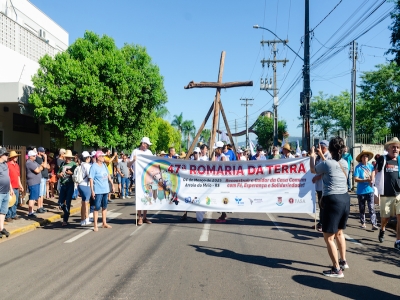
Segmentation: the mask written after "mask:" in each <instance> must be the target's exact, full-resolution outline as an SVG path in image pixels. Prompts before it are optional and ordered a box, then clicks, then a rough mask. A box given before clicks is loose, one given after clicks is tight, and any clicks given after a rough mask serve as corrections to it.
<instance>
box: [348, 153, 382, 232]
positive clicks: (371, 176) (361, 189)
mask: <svg viewBox="0 0 400 300" xmlns="http://www.w3.org/2000/svg"><path fill="white" fill-rule="evenodd" d="M372 157H374V154H373V153H372V152H369V151H365V150H363V151H361V153H360V154H358V155H357V157H356V161H358V162H359V164H358V165H357V166H356V167H355V169H354V173H353V176H354V181H355V182H357V199H358V207H359V211H360V223H361V228H363V229H364V228H366V225H365V202H367V205H368V210H369V214H370V220H371V223H372V230H377V229H378V226H376V223H377V222H376V215H375V208H374V206H375V204H374V188H373V185H374V182H375V172H374V166H373V165H372V164H370V163H369V162H368V161H370V160H371V159H372Z"/></svg>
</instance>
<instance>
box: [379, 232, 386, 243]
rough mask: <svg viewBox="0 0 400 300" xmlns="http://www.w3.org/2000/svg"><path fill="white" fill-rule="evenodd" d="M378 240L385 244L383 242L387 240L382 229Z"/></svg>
mask: <svg viewBox="0 0 400 300" xmlns="http://www.w3.org/2000/svg"><path fill="white" fill-rule="evenodd" d="M378 240H379V242H380V243H383V241H384V240H385V231H384V230H382V229H381V230H379V235H378Z"/></svg>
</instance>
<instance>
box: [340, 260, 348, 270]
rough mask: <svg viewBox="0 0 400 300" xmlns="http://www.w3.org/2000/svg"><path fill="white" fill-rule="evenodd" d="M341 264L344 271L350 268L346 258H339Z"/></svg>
mask: <svg viewBox="0 0 400 300" xmlns="http://www.w3.org/2000/svg"><path fill="white" fill-rule="evenodd" d="M339 266H340V269H342V271H344V269H350V267H349V265H348V264H347V261H346V260H341V259H340V260H339Z"/></svg>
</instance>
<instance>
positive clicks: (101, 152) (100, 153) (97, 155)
mask: <svg viewBox="0 0 400 300" xmlns="http://www.w3.org/2000/svg"><path fill="white" fill-rule="evenodd" d="M99 156H105V154H104V153H103V151H100V150H99V151H97V152H96V154H95V157H96V158H98V157H99Z"/></svg>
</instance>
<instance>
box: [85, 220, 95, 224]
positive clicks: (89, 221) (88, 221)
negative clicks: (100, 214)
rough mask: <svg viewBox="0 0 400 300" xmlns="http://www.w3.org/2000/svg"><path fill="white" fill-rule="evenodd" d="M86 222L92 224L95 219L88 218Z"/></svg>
mask: <svg viewBox="0 0 400 300" xmlns="http://www.w3.org/2000/svg"><path fill="white" fill-rule="evenodd" d="M85 222H86V225H90V224H92V222H93V220H92V221H91V220H90V218H87V219H86V220H85Z"/></svg>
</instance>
